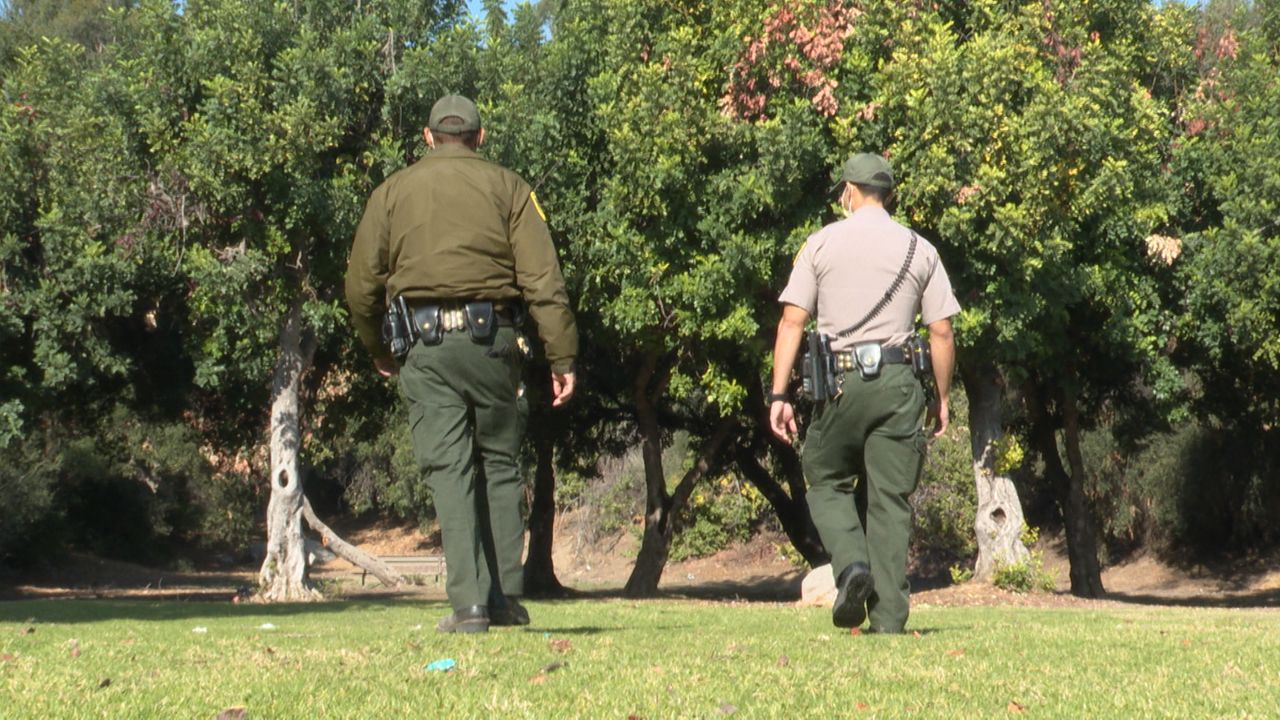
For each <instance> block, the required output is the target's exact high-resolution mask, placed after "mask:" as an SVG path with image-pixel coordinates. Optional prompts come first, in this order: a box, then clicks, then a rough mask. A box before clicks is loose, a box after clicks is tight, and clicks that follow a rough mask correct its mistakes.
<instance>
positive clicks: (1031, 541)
mask: <svg viewBox="0 0 1280 720" xmlns="http://www.w3.org/2000/svg"><path fill="white" fill-rule="evenodd" d="M1021 539H1022V544H1024V545H1026V546H1027V547H1028V548H1030V549H1031V552H1030V555H1029V556H1028V557H1027V559H1026V560H1024V561H1022V562H1016V563H1008V564H1003V563H997V564H996V567H995V570H994V571H993V572H992V574H991V584H992V585H995V586H996V587H998V588H1000V589H1002V590H1007V591H1009V592H1014V593H1020V594H1021V593H1028V592H1031V591H1033V590H1040V591H1042V592H1053V590H1054V588H1055V587H1056V586H1055V583H1054V580H1053V576H1052V575H1050V574H1049V573H1048V572H1047V571H1045V569H1044V553H1043V552H1042V551H1040V550H1037V549H1035V547H1034V546H1035V544H1036V541H1037V540H1039V539H1040V531H1039V530H1037V529H1036V528H1033V527H1027V526H1026V525H1024V526H1023V528H1022V538H1021Z"/></svg>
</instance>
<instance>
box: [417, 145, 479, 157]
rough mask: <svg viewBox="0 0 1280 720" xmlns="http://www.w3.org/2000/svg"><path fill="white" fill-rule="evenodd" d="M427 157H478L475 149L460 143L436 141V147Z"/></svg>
mask: <svg viewBox="0 0 1280 720" xmlns="http://www.w3.org/2000/svg"><path fill="white" fill-rule="evenodd" d="M427 155H428V157H447V158H455V157H479V155H478V154H477V153H476V151H475V150H472V149H471V148H469V147H467V146H466V145H463V144H461V143H436V147H435V149H434V150H432V151H431V152H430V153H428V154H427Z"/></svg>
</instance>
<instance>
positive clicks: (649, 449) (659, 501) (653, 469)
mask: <svg viewBox="0 0 1280 720" xmlns="http://www.w3.org/2000/svg"><path fill="white" fill-rule="evenodd" d="M657 371H658V356H657V353H654V352H650V353H648V354H647V355H646V356H645V362H644V366H643V367H642V368H641V370H640V373H639V374H638V375H637V376H636V382H635V388H634V391H633V400H634V402H635V407H636V424H637V425H638V426H639V428H640V456H641V458H642V459H643V460H644V487H645V512H644V535H643V536H642V538H641V541H640V552H639V553H638V554H637V555H636V564H635V567H633V568H632V570H631V576H630V577H629V578H628V579H627V585H626V589H625V591H624V592H625V594H626V595H627V596H628V597H643V596H647V595H652V594H653V593H655V592H657V590H658V581H659V580H660V579H662V570H663V568H664V567H666V564H667V552H668V550H669V549H670V542H669V540H667V539H665V538H667V537H668V535H667V533H668V531H669V529H670V524H671V522H670V521H671V518H670V510H671V498H670V497H669V496H668V495H667V478H666V473H665V472H664V471H663V469H662V431H661V429H660V428H659V426H658V409H657V407H656V404H655V402H654V400H653V399H651V397H650V392H651V390H650V389H649V385H650V383H651V381H652V380H653V378H654V375H655V374H657ZM663 375H665V373H663ZM657 384H658V386H659V391H658V392H654V393H653V397H657V398H661V397H662V394H663V392H665V390H666V382H665V378H661V377H660V378H659V381H658V383H657Z"/></svg>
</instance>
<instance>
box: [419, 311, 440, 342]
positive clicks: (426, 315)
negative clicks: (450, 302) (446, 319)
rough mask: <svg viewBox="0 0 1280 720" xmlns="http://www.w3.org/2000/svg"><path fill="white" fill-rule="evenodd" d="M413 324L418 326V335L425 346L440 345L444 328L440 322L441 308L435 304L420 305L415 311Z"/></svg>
mask: <svg viewBox="0 0 1280 720" xmlns="http://www.w3.org/2000/svg"><path fill="white" fill-rule="evenodd" d="M413 324H414V325H415V326H417V329H418V335H419V336H420V337H421V338H422V344H423V345H439V344H440V338H441V336H442V335H443V333H444V328H443V326H442V324H441V322H440V306H439V305H435V304H426V305H419V306H417V307H415V308H414V309H413Z"/></svg>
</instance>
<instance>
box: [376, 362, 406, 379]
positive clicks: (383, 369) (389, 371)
mask: <svg viewBox="0 0 1280 720" xmlns="http://www.w3.org/2000/svg"><path fill="white" fill-rule="evenodd" d="M373 366H374V367H375V368H377V369H378V374H379V375H381V376H382V377H395V376H396V375H399V374H400V366H399V365H397V364H396V361H395V360H393V359H392V358H389V357H380V358H374V359H373Z"/></svg>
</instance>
